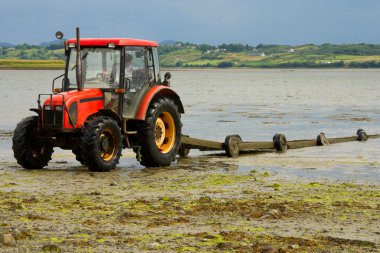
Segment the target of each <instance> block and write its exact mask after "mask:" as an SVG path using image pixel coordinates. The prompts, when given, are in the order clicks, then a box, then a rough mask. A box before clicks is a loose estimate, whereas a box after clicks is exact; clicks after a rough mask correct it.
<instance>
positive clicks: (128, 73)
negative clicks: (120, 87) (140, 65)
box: [125, 54, 133, 79]
mask: <svg viewBox="0 0 380 253" xmlns="http://www.w3.org/2000/svg"><path fill="white" fill-rule="evenodd" d="M132 62H133V57H132V55H130V54H126V55H125V77H126V78H130V79H131V78H132V73H133V67H132Z"/></svg>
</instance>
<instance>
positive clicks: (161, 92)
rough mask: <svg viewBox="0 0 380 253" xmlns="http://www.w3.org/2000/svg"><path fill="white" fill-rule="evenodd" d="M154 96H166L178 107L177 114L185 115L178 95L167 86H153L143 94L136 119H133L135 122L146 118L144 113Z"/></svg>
mask: <svg viewBox="0 0 380 253" xmlns="http://www.w3.org/2000/svg"><path fill="white" fill-rule="evenodd" d="M156 96H166V97H169V98H171V99H173V101H174V103H175V104H176V105H177V107H178V112H179V113H185V110H184V109H183V105H182V102H181V100H180V97H179V96H178V94H177V93H176V92H175V91H174V90H172V89H171V88H169V87H167V86H163V85H157V86H153V87H152V88H151V89H150V90H149V91H148V92H147V93H146V94H145V96H144V98H143V99H142V100H141V103H140V106H139V109H138V111H137V113H136V117H135V119H136V120H145V116H146V112H147V110H148V107H149V104H150V102H151V101H152V99H153V98H154V97H156Z"/></svg>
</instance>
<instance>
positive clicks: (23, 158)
mask: <svg viewBox="0 0 380 253" xmlns="http://www.w3.org/2000/svg"><path fill="white" fill-rule="evenodd" d="M37 126H38V117H37V116H31V117H27V118H25V119H23V120H22V121H21V122H20V123H18V124H17V126H16V129H15V131H14V133H13V138H12V142H13V144H12V149H13V153H14V157H15V158H16V160H17V163H18V164H20V165H21V166H22V167H24V168H25V169H28V170H36V169H42V168H43V167H45V166H46V165H48V163H49V161H50V160H51V155H52V154H53V152H54V151H53V147H51V146H49V145H47V144H45V143H43V142H41V141H39V140H38V139H37V138H36V136H37Z"/></svg>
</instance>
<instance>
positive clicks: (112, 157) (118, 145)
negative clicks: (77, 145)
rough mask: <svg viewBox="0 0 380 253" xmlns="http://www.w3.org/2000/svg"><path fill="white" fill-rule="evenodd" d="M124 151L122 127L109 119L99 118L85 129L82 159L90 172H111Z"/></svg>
mask: <svg viewBox="0 0 380 253" xmlns="http://www.w3.org/2000/svg"><path fill="white" fill-rule="evenodd" d="M121 151H122V136H121V129H120V126H119V125H118V124H117V123H116V122H115V121H114V120H113V119H111V118H109V117H98V118H96V119H94V120H93V121H91V122H90V123H89V124H88V125H87V127H86V128H85V129H84V133H83V136H82V144H81V152H80V153H81V158H82V159H83V162H84V164H85V165H87V166H88V169H89V170H90V171H110V170H112V169H114V168H115V166H116V164H118V163H119V159H120V156H121Z"/></svg>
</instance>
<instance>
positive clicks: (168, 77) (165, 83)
mask: <svg viewBox="0 0 380 253" xmlns="http://www.w3.org/2000/svg"><path fill="white" fill-rule="evenodd" d="M171 77H172V74H170V72H166V73H165V75H164V81H163V82H162V85H165V86H168V87H170V81H169V79H170V78H171Z"/></svg>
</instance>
